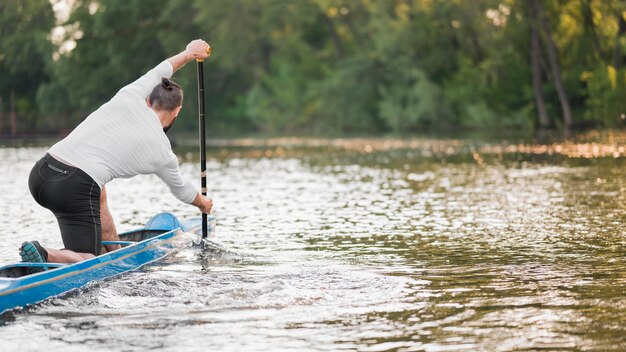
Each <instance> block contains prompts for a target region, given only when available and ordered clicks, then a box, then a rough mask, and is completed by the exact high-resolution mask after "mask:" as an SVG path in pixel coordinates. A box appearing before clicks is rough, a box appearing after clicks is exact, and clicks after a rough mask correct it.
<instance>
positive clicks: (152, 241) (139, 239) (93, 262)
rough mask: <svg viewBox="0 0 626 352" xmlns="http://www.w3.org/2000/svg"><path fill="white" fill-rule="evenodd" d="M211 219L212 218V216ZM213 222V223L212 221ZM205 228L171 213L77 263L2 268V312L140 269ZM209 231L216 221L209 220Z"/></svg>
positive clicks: (172, 250) (154, 218) (122, 236)
mask: <svg viewBox="0 0 626 352" xmlns="http://www.w3.org/2000/svg"><path fill="white" fill-rule="evenodd" d="M209 218H210V216H209ZM210 220H212V219H211V218H210ZM200 226H201V220H200V219H192V220H187V221H183V222H181V221H179V220H178V219H177V218H176V216H174V215H173V214H170V213H162V214H158V215H155V216H154V217H153V218H152V219H150V220H149V221H148V222H147V223H146V225H145V226H144V227H143V228H141V229H138V230H134V231H129V232H125V233H122V234H120V235H119V237H120V241H112V242H103V244H114V243H117V244H120V245H122V248H121V249H118V250H116V251H113V252H109V253H106V254H103V255H101V256H98V257H94V258H92V259H88V260H85V261H82V262H79V263H74V264H57V263H45V264H35V263H15V264H9V265H5V266H3V267H0V313H3V312H5V311H7V310H11V309H15V308H18V307H25V306H27V305H30V304H34V303H37V302H40V301H43V300H45V299H48V298H50V297H54V296H58V295H60V294H63V293H66V292H68V291H71V290H74V289H77V288H80V287H82V286H84V285H86V284H88V283H90V282H93V281H97V280H102V279H105V278H108V277H111V276H115V275H118V274H120V273H123V272H127V271H130V270H134V269H137V268H139V267H141V266H143V265H145V264H148V263H151V262H154V261H156V260H159V259H162V258H163V257H165V256H167V255H168V254H170V253H172V252H174V251H176V250H178V249H180V248H182V247H186V246H189V245H190V244H191V242H192V240H193V238H194V237H195V238H196V239H197V238H198V237H197V236H194V235H192V234H190V233H191V232H197V231H198V229H199V228H200ZM209 226H210V228H209V232H210V231H211V230H212V228H211V227H212V221H209ZM42 265H45V266H47V267H48V270H47V271H42V272H39V273H36V274H30V275H29V274H28V273H29V268H30V267H33V266H42Z"/></svg>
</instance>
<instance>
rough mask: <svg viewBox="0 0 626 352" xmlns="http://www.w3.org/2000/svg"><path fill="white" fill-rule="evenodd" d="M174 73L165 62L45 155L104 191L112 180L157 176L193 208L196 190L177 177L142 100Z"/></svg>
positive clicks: (156, 122) (160, 130)
mask: <svg viewBox="0 0 626 352" xmlns="http://www.w3.org/2000/svg"><path fill="white" fill-rule="evenodd" d="M172 73H173V68H172V65H171V64H170V63H169V61H167V60H166V61H163V62H162V63H161V64H159V65H158V66H157V67H155V68H153V69H152V70H150V71H148V72H147V73H146V74H145V75H143V76H142V77H140V78H139V79H138V80H136V81H135V82H133V83H131V84H129V85H127V86H126V87H124V88H122V89H120V91H119V92H117V94H116V95H115V96H114V97H113V99H111V100H110V101H109V102H107V103H106V104H104V105H102V106H101V107H100V108H99V109H98V110H96V111H94V112H93V113H91V114H90V115H89V116H88V117H87V118H86V119H85V120H84V121H83V122H82V123H81V124H80V125H78V126H77V127H76V128H75V129H74V130H73V131H72V133H70V134H69V135H68V136H67V137H65V138H64V139H63V140H61V141H60V142H58V143H56V144H55V145H53V146H52V148H50V150H49V151H48V153H49V154H50V155H52V156H53V157H58V158H59V159H61V160H62V161H65V162H67V163H69V164H71V165H73V166H75V167H77V168H79V169H81V170H83V171H84V172H85V173H87V174H88V175H89V176H91V178H93V180H94V181H96V183H97V184H98V185H99V186H100V188H102V187H103V186H104V185H105V184H106V183H107V182H109V181H111V180H113V179H116V178H130V177H133V176H136V175H140V174H142V175H147V174H156V175H157V176H158V177H159V178H160V179H161V180H163V181H164V182H165V183H166V184H167V185H168V186H169V188H170V190H171V191H172V194H174V196H176V198H178V199H180V200H181V201H183V202H185V203H188V204H191V203H192V202H193V201H194V199H195V197H196V194H197V193H198V192H197V190H196V188H195V187H194V186H193V185H192V184H191V183H190V182H189V181H187V180H185V179H184V178H183V177H182V175H181V174H180V170H179V168H178V159H177V158H176V155H174V153H173V152H172V147H171V145H170V141H169V139H168V138H167V136H166V135H165V133H164V132H163V126H162V125H161V122H160V121H159V118H158V116H157V115H156V113H155V112H154V111H153V110H152V109H151V108H150V107H148V105H147V103H146V98H147V97H148V96H149V95H150V93H151V92H152V90H153V89H154V87H155V86H156V85H157V84H160V83H161V79H162V78H163V77H166V78H170V77H171V76H172Z"/></svg>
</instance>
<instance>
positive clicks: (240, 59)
mask: <svg viewBox="0 0 626 352" xmlns="http://www.w3.org/2000/svg"><path fill="white" fill-rule="evenodd" d="M59 1H60V2H61V5H62V4H63V3H65V2H64V1H62V0H55V2H59ZM66 4H71V5H72V6H71V12H70V15H69V18H67V19H63V18H60V17H59V16H57V18H56V19H55V15H54V12H53V10H52V6H51V5H50V2H49V1H48V0H29V1H26V0H16V1H7V2H2V3H1V4H0V37H1V38H2V40H1V42H0V99H1V100H0V133H1V134H9V133H19V132H20V131H26V132H36V131H54V132H56V131H62V130H67V129H71V128H73V127H74V126H75V125H76V124H77V123H78V122H79V121H81V120H82V119H83V118H84V117H85V116H86V115H87V114H88V113H89V112H90V111H92V110H94V109H96V108H97V107H98V106H99V105H100V104H102V103H104V102H105V101H107V100H108V99H110V97H112V96H113V95H114V94H115V92H116V91H117V90H118V89H119V88H120V87H122V86H123V85H125V84H127V83H128V82H131V81H133V80H134V79H136V78H137V77H138V76H139V75H140V74H142V73H143V72H145V71H146V70H148V69H150V68H151V67H153V66H154V65H156V64H157V63H158V62H160V61H161V60H163V59H164V58H166V57H168V56H170V55H173V54H175V53H177V52H178V51H180V50H182V49H183V48H184V46H185V44H186V43H187V42H188V41H189V40H191V39H193V38H197V37H200V38H205V39H207V40H208V41H209V42H210V43H211V45H212V46H213V48H214V56H213V57H212V58H211V59H210V60H209V63H208V66H207V69H206V71H207V76H206V86H207V104H208V111H209V118H210V124H211V127H212V131H213V132H215V133H220V134H239V133H251V132H261V133H289V134H333V135H334V134H342V133H381V132H382V133H388V132H396V133H415V132H425V131H434V130H436V131H456V130H467V129H473V130H476V129H478V130H482V129H497V130H501V129H505V128H506V129H523V130H528V131H530V130H533V129H534V128H540V127H541V128H558V129H569V128H577V127H581V128H589V127H615V126H619V125H622V124H623V123H624V122H623V121H624V115H623V114H624V113H625V112H626V99H624V97H625V94H626V67H625V66H626V65H625V63H626V50H625V46H626V18H625V17H624V13H625V11H626V3H625V2H624V1H622V0H542V1H539V0H527V1H526V0H475V1H462V0H433V1H420V0H412V1H411V0H395V1H371V0H350V1H348V0H309V1H298V2H285V1H279V0H265V1H259V0H233V1H208V2H207V1H202V0H196V1H187V0H170V1H167V2H163V1H158V0H143V1H126V0H106V1H103V0H99V1H98V0H76V1H68V2H67V3H66ZM57 6H58V5H57ZM53 31H54V33H56V34H55V35H52V33H53ZM59 33H61V35H60V34H59ZM175 79H177V80H178V81H179V82H180V83H181V85H182V86H183V88H184V89H185V91H186V93H187V95H186V99H185V101H184V109H183V113H182V114H183V116H182V117H183V118H182V119H180V122H179V123H177V130H179V131H182V130H188V131H191V130H193V129H194V128H195V125H196V106H197V101H196V98H195V89H196V88H195V87H196V81H195V70H194V69H193V67H186V68H184V69H182V70H181V71H179V72H178V73H177V74H176V76H175Z"/></svg>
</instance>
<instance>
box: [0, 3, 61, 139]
mask: <svg viewBox="0 0 626 352" xmlns="http://www.w3.org/2000/svg"><path fill="white" fill-rule="evenodd" d="M53 24H54V13H53V11H52V6H51V5H50V2H49V1H48V0H33V1H3V2H0V38H2V40H1V41H0V98H2V99H0V100H1V101H3V102H4V101H9V106H10V112H9V116H10V121H9V125H10V126H9V127H10V133H11V135H16V134H17V130H18V122H20V123H21V124H22V125H23V126H25V127H26V126H27V124H26V123H28V122H29V123H30V125H31V126H30V127H32V126H34V125H36V123H37V121H34V119H35V117H36V115H33V114H32V113H33V112H35V111H37V106H36V105H35V104H34V103H33V102H34V96H35V94H36V91H37V88H38V87H39V85H40V84H41V83H43V82H46V81H47V80H48V75H47V72H46V70H45V68H46V63H47V62H48V61H49V60H50V59H51V55H52V49H53V47H52V45H51V44H50V42H49V41H48V36H49V33H50V30H51V28H52V26H53ZM29 113H31V114H30V115H29ZM17 114H20V117H23V119H20V120H18V118H17ZM21 120H24V121H21ZM2 127H3V126H2V121H0V134H2V132H3V131H2Z"/></svg>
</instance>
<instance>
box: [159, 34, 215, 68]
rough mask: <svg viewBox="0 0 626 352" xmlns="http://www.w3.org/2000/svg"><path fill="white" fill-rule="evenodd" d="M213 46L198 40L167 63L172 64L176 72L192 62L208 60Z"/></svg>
mask: <svg viewBox="0 0 626 352" xmlns="http://www.w3.org/2000/svg"><path fill="white" fill-rule="evenodd" d="M210 47H211V46H210V45H209V44H208V43H207V42H205V41H204V40H202V39H196V40H194V41H192V42H190V43H189V44H187V47H186V48H185V50H184V51H182V52H180V53H179V54H177V55H174V56H172V57H170V58H169V59H167V61H169V62H170V64H172V68H173V69H174V72H176V71H177V70H178V69H179V68H181V67H183V66H185V64H186V63H188V62H189V61H191V60H194V59H206V58H207V57H209V54H208V53H207V52H208V51H209V48H210Z"/></svg>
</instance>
